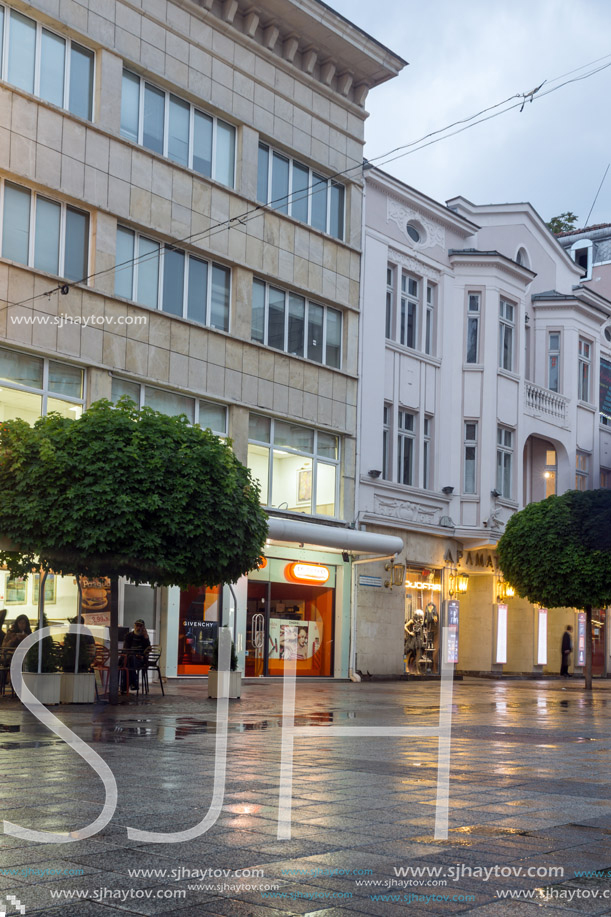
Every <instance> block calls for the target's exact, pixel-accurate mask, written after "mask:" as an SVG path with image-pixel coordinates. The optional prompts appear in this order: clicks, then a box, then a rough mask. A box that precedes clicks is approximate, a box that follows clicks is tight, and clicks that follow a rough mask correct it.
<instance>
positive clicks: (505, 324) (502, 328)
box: [498, 296, 518, 373]
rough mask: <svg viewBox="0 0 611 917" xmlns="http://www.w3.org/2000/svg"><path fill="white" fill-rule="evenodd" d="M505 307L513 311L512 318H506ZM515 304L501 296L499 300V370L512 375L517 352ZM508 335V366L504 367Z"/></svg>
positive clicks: (516, 308)
mask: <svg viewBox="0 0 611 917" xmlns="http://www.w3.org/2000/svg"><path fill="white" fill-rule="evenodd" d="M507 307H509V308H511V309H512V310H513V315H512V318H511V319H510V318H508V317H507V315H506V314H505V313H506V311H507ZM517 311H518V307H517V304H516V303H514V302H511V300H508V299H505V298H504V297H503V296H501V297H500V299H499V360H498V362H499V369H502V370H504V371H505V372H509V373H513V372H515V355H516V350H517V343H518V342H517ZM508 335H509V340H510V355H509V363H510V365H509V366H506V365H505V353H506V350H507V349H509V348H506V339H507V336H508Z"/></svg>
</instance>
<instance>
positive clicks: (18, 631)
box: [2, 615, 32, 649]
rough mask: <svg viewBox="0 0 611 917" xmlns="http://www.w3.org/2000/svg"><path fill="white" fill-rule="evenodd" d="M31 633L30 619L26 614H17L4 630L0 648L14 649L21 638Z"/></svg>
mask: <svg viewBox="0 0 611 917" xmlns="http://www.w3.org/2000/svg"><path fill="white" fill-rule="evenodd" d="M31 633H32V628H31V627H30V619H29V618H28V616H27V615H18V616H17V617H16V618H15V620H14V621H13V623H12V624H11V625H10V627H9V629H8V630H7V632H6V636H5V637H4V640H3V641H2V649H15V647H17V646H19V644H20V643H21V641H22V640H25V638H26V637H28V636H29V635H30V634H31Z"/></svg>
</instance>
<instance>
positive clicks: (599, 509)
mask: <svg viewBox="0 0 611 917" xmlns="http://www.w3.org/2000/svg"><path fill="white" fill-rule="evenodd" d="M497 550H498V559H499V564H500V566H501V569H502V571H503V575H504V577H505V579H506V580H507V582H509V583H510V584H511V585H512V586H514V587H515V589H516V591H517V592H518V594H519V595H521V596H523V597H524V598H527V599H528V600H529V601H530V602H532V603H533V604H535V605H542V606H544V607H547V608H562V607H566V608H579V609H583V610H584V611H585V612H586V614H587V617H588V627H587V629H586V655H587V659H586V687H591V662H592V659H591V630H590V626H589V625H590V622H591V617H592V608H604V607H606V606H607V605H609V604H611V491H609V490H590V491H584V492H580V491H577V490H570V491H568V492H567V493H565V494H563V495H562V496H560V497H548V498H547V500H542V501H541V502H540V503H530V504H529V505H528V506H527V507H525V509H523V510H521V511H520V512H519V513H515V515H514V516H512V517H511V519H510V520H509V522H508V523H507V527H506V529H505V534H504V535H503V537H502V538H501V540H500V541H499V543H498V548H497Z"/></svg>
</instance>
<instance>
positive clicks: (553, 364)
mask: <svg viewBox="0 0 611 917" xmlns="http://www.w3.org/2000/svg"><path fill="white" fill-rule="evenodd" d="M547 387H548V388H549V389H550V391H552V392H559V391H560V332H559V331H550V332H549V334H548V337H547Z"/></svg>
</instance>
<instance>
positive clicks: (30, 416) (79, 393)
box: [0, 347, 85, 423]
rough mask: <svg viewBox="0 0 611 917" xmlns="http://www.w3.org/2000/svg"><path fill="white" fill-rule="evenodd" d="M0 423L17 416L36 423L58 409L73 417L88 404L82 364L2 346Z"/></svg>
mask: <svg viewBox="0 0 611 917" xmlns="http://www.w3.org/2000/svg"><path fill="white" fill-rule="evenodd" d="M0 382H1V385H0V422H1V421H3V420H13V419H15V418H17V417H20V418H22V419H23V420H26V421H27V422H28V423H34V422H35V421H36V420H38V418H39V417H41V416H44V415H45V414H48V413H50V412H51V411H56V412H57V413H59V414H61V415H62V416H63V417H71V418H72V419H73V420H74V419H75V418H77V417H80V415H81V413H82V410H83V403H84V396H85V393H84V374H83V370H82V369H80V368H79V367H78V366H72V365H71V364H69V363H60V362H59V361H57V360H47V359H44V358H42V357H33V356H31V355H30V354H26V353H21V352H20V351H18V350H9V349H8V348H4V347H0Z"/></svg>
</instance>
